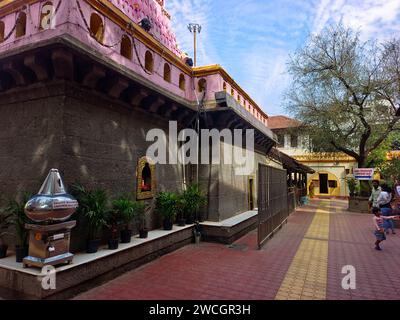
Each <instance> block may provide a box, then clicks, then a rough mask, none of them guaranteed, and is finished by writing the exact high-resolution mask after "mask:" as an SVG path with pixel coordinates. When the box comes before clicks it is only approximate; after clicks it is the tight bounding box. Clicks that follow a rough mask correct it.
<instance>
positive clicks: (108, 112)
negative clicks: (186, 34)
mask: <svg viewBox="0 0 400 320" xmlns="http://www.w3.org/2000/svg"><path fill="white" fill-rule="evenodd" d="M0 113H1V117H0V127H1V130H0V142H1V143H0V167H1V168H2V170H0V182H1V183H0V193H1V195H2V198H1V199H0V207H1V206H2V205H4V204H5V203H6V201H7V200H8V199H14V198H15V197H18V196H19V197H21V195H22V194H23V193H24V192H30V193H35V192H36V191H37V190H39V187H40V184H41V183H42V181H43V180H44V178H45V177H46V175H47V173H48V172H49V170H50V169H52V168H57V169H59V172H60V174H61V176H62V177H63V180H64V182H65V185H66V186H71V185H72V184H73V183H75V182H79V183H81V184H82V185H85V186H87V187H88V188H95V187H100V188H103V189H104V190H106V191H107V193H108V194H109V195H110V196H111V197H116V196H118V195H120V194H127V193H128V194H131V195H134V197H135V198H136V199H137V200H138V201H146V202H147V203H149V204H152V203H153V200H154V199H155V197H156V195H157V193H158V192H160V191H174V192H180V191H182V190H183V189H184V188H185V186H187V185H188V184H190V183H195V182H197V181H198V182H199V185H200V187H201V189H202V190H203V191H204V193H205V194H206V196H207V206H206V207H205V208H203V209H202V211H201V212H200V218H201V221H203V224H202V228H203V229H202V232H203V236H204V239H205V240H211V241H219V242H224V243H231V242H232V241H234V240H235V239H237V238H238V237H239V236H240V235H243V234H244V233H245V232H248V231H249V230H252V229H254V228H255V227H256V226H257V223H258V217H257V210H256V209H257V204H258V198H257V197H258V187H259V185H260V181H258V176H259V175H258V168H259V165H265V166H269V167H273V168H275V169H277V170H281V173H283V175H284V174H286V173H285V171H284V170H285V169H286V170H288V169H290V170H293V174H298V177H299V181H301V184H302V185H303V187H302V188H303V189H304V186H305V185H306V184H307V173H310V172H313V171H312V170H311V169H310V168H308V167H306V166H303V165H301V164H300V163H299V162H298V161H296V160H294V159H292V158H290V157H289V156H287V155H283V153H280V152H279V151H277V150H276V149H274V147H275V146H276V144H277V136H276V135H275V134H274V133H273V132H272V131H271V129H270V122H269V121H270V118H269V117H268V115H267V114H266V113H265V112H264V111H263V110H262V108H261V107H260V106H259V105H258V104H257V103H256V102H255V101H254V100H253V99H252V98H251V97H250V95H249V94H248V93H247V92H246V91H245V90H243V89H242V88H241V87H240V85H239V84H238V83H237V82H236V81H235V80H234V79H233V78H232V77H231V76H230V75H229V74H228V73H227V72H226V71H225V70H224V69H223V68H222V67H221V66H219V65H210V66H202V67H194V68H193V67H191V64H190V63H189V61H188V59H187V56H186V55H185V54H183V53H182V52H181V51H180V50H179V48H178V46H177V39H176V37H175V35H174V32H173V31H172V28H171V21H170V15H169V13H168V12H167V10H166V9H165V1H162V0H52V1H47V0H46V1H45V0H1V1H0ZM174 126H176V127H174ZM171 127H172V129H173V130H172V131H171ZM196 127H199V128H200V129H210V130H211V129H217V130H218V131H219V132H221V130H224V129H230V130H231V131H232V132H233V131H234V130H237V129H242V130H244V131H243V132H245V131H246V130H249V129H252V130H254V154H255V155H254V163H253V166H252V167H253V169H252V171H251V172H248V173H247V174H245V175H243V174H242V175H237V174H236V171H237V169H238V167H237V166H236V165H235V164H229V163H224V162H221V163H218V164H201V165H193V164H187V165H186V164H185V165H182V164H179V163H178V164H177V163H175V162H169V163H168V164H158V163H154V159H151V158H149V157H148V154H147V150H148V149H149V147H150V146H151V145H152V144H153V143H154V141H146V135H147V133H148V132H149V131H151V130H152V129H161V130H163V132H166V133H167V134H168V136H167V137H166V140H168V141H169V140H174V139H176V137H174V136H175V132H180V131H181V130H182V129H187V128H196ZM242 138H245V137H242ZM232 144H233V142H232V141H229V139H228V140H226V139H224V140H222V139H220V140H219V141H218V148H217V149H219V150H220V153H221V158H225V157H227V156H228V154H227V152H229V151H226V150H229V149H227V148H226V146H227V145H228V146H230V147H233V145H232ZM240 150H241V151H245V147H244V146H242V147H241V149H240ZM201 156H202V154H199V155H198V157H199V158H200V157H201ZM300 176H301V178H300ZM290 177H291V175H290ZM290 177H289V178H288V181H290ZM265 179H266V181H262V182H263V183H264V185H267V184H268V179H271V178H270V177H269V176H268V177H266V178H265ZM339 179H340V178H339V177H338V180H339ZM275 183H276V184H279V185H280V186H281V187H282V190H284V191H283V192H284V193H286V184H287V181H280V180H279V181H278V180H277V181H275ZM285 199H286V195H285ZM285 201H286V200H285ZM278 204H279V205H280V207H279V208H281V209H282V210H283V209H284V210H283V211H284V212H283V214H287V212H286V211H285V210H286V209H285V206H283V204H282V203H278ZM292 209H293V208H292ZM282 210H281V211H282ZM289 213H290V212H289ZM275 220H276V219H275ZM147 221H148V227H149V229H150V230H157V229H159V228H160V226H161V221H160V217H159V215H157V213H156V212H154V210H152V211H151V212H149V213H148V216H147ZM84 228H85V227H84V226H82V225H81V224H80V223H79V221H78V225H77V227H76V228H74V229H73V231H72V236H71V241H72V243H71V246H72V250H74V252H78V251H80V250H82V245H83V246H84V245H85V239H84V237H85V233H86V230H85V229H84ZM192 228H193V226H187V227H186V228H185V227H184V228H177V229H175V231H173V232H170V233H160V232H158V233H157V232H156V233H154V234H152V236H151V237H150V238H149V240H147V242H136V243H133V244H132V246H131V247H127V248H125V249H124V250H123V252H117V253H112V252H105V253H102V256H101V257H102V259H100V260H99V259H98V258H95V257H94V258H93V257H89V258H88V257H86V256H85V257H82V258H80V259H81V260H80V261H81V262H80V264H77V265H76V266H74V265H72V266H71V267H66V268H64V269H63V273H58V274H57V277H58V279H57V285H58V287H57V291H56V292H50V293H49V292H46V291H44V290H42V289H41V288H38V284H37V283H38V282H37V280H36V277H35V276H34V275H35V273H34V272H33V273H32V272H27V271H25V270H21V268H20V267H19V266H15V263H12V262H7V261H9V260H7V259H6V260H4V261H5V262H4V261H3V262H1V261H0V262H1V263H0V287H9V288H13V290H17V291H23V292H24V293H25V294H27V295H30V296H35V297H45V296H48V295H50V294H55V293H57V292H61V291H63V290H65V289H67V288H69V287H72V286H76V285H79V284H80V283H82V282H84V281H86V280H90V279H92V278H93V277H95V276H98V275H99V274H102V275H103V274H107V272H111V270H113V269H114V268H116V267H118V266H125V267H126V266H130V267H134V266H136V265H138V264H140V263H143V262H145V261H148V260H149V259H151V258H154V257H157V256H158V255H161V254H164V253H166V252H170V251H172V250H174V249H176V248H178V247H179V246H183V245H185V244H188V243H190V242H191V241H192V238H193V230H192ZM112 255H118V259H117V260H116V259H114V260H112V259H113V256H112ZM107 259H111V260H107ZM82 261H84V262H82ZM116 261H117V262H116ZM2 263H3V264H5V265H2ZM7 263H9V264H7ZM74 268H75V269H79V270H78V271H79V272H78V273H76V272H75V271H74V270H75V269H74ZM77 274H79V277H77V276H76V275H77ZM32 275H33V276H32ZM15 277H17V278H18V277H20V278H19V279H24V281H25V283H24V284H23V285H22V282H18V283H19V284H18V285H15V284H14V283H11V282H10V281H9V279H13V278H15ZM63 277H65V278H63ZM63 279H65V281H64V280H63Z"/></svg>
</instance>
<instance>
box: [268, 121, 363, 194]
mask: <svg viewBox="0 0 400 320" xmlns="http://www.w3.org/2000/svg"><path fill="white" fill-rule="evenodd" d="M268 126H269V128H270V129H271V130H272V131H273V132H274V133H275V134H276V135H277V139H278V146H277V148H278V150H279V151H281V152H284V153H285V154H287V155H289V156H291V157H293V158H295V159H296V160H297V161H299V162H300V163H301V164H303V165H306V166H308V167H310V168H312V169H313V170H314V171H315V172H314V173H313V174H309V175H308V183H307V190H308V193H309V192H310V185H311V188H312V189H313V193H314V195H315V196H334V197H347V196H349V190H348V186H347V181H346V177H347V176H349V175H352V174H353V169H354V168H356V167H357V161H356V160H355V159H354V158H352V157H350V156H348V155H346V154H344V153H341V152H330V153H318V152H310V143H311V142H310V139H309V137H308V136H307V135H302V134H299V132H301V130H296V128H299V127H300V126H301V123H300V122H299V121H297V120H295V119H291V118H289V117H286V116H274V117H272V116H271V117H269V119H268Z"/></svg>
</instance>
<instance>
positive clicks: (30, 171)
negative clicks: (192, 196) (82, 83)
mask: <svg viewBox="0 0 400 320" xmlns="http://www.w3.org/2000/svg"><path fill="white" fill-rule="evenodd" d="M0 114H1V116H0V128H1V130H0V168H1V169H0V195H1V200H0V206H5V205H6V204H7V202H8V201H9V200H10V199H13V198H17V199H21V196H22V194H23V193H24V192H30V193H34V194H35V193H37V192H38V190H39V188H40V186H41V184H42V182H43V181H44V179H45V177H46V175H47V174H48V171H49V170H50V169H51V168H58V169H59V170H60V172H61V174H62V176H63V178H64V183H65V185H66V186H67V187H68V186H70V185H71V184H72V183H75V182H79V183H81V184H83V185H85V186H87V187H88V188H93V187H100V188H103V189H105V190H106V191H107V193H108V195H109V196H110V198H115V197H117V196H118V195H121V194H131V195H133V196H134V195H135V194H136V185H137V181H136V166H137V162H138V159H139V158H140V157H142V156H145V155H146V150H147V148H148V146H149V145H151V142H146V139H145V136H146V133H147V131H148V130H150V129H153V128H160V129H164V130H165V132H166V133H168V123H167V122H166V121H164V120H162V119H157V118H152V117H150V116H149V115H146V114H144V113H141V112H140V111H133V110H132V109H128V108H126V107H125V106H122V105H120V104H116V103H115V102H114V101H112V100H109V99H108V98H107V97H106V96H99V95H98V94H97V93H94V92H90V91H87V90H84V89H82V88H77V87H74V86H73V85H72V84H66V83H64V82H60V83H58V84H57V85H55V84H52V85H47V86H46V85H41V86H38V87H37V88H36V87H35V88H31V89H30V90H29V89H23V90H22V89H21V90H16V91H15V92H8V93H7V94H0ZM156 182H157V191H161V190H168V191H180V190H181V189H182V168H181V166H178V165H156ZM148 202H149V204H151V205H153V203H152V202H153V201H152V200H149V201H148ZM80 220H81V219H78V222H82V221H80ZM148 224H149V227H150V228H151V229H155V228H158V227H160V225H161V221H160V219H159V217H158V216H157V215H156V214H155V213H154V212H152V213H151V214H150V216H149V219H148ZM85 237H86V228H85V226H84V225H82V224H79V223H78V226H77V227H76V228H75V229H74V230H73V239H74V238H75V241H73V243H72V248H73V249H76V250H77V249H81V248H83V247H84V239H85ZM8 241H9V242H10V239H9V240H8Z"/></svg>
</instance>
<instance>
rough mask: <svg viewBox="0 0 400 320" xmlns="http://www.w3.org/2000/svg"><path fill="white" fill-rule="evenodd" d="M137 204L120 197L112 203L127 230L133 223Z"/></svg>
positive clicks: (114, 210)
mask: <svg viewBox="0 0 400 320" xmlns="http://www.w3.org/2000/svg"><path fill="white" fill-rule="evenodd" d="M136 207H137V204H136V202H135V201H132V200H131V199H129V198H128V197H123V196H122V197H119V198H118V199H116V200H114V201H113V202H112V208H113V212H114V214H115V215H117V216H119V217H120V218H121V220H122V221H123V223H124V224H125V228H126V229H128V228H129V224H130V223H131V222H132V221H133V218H134V217H135V213H136V211H135V210H136Z"/></svg>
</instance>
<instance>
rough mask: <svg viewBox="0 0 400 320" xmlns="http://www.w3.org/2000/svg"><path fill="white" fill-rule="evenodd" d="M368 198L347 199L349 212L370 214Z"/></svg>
mask: <svg viewBox="0 0 400 320" xmlns="http://www.w3.org/2000/svg"><path fill="white" fill-rule="evenodd" d="M368 201H369V198H365V197H351V198H350V199H349V209H348V210H349V211H350V212H358V213H370V210H369V206H368Z"/></svg>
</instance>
